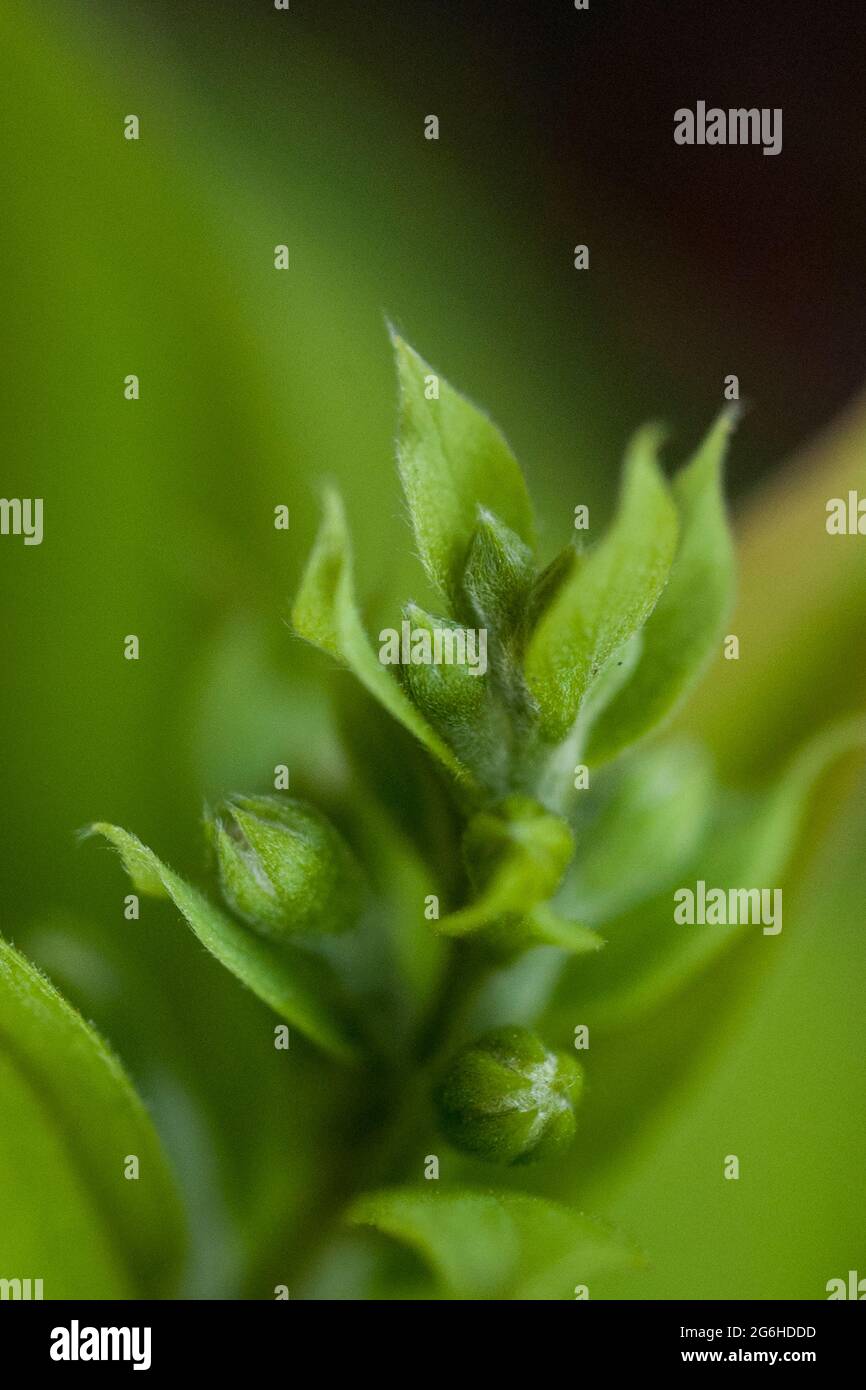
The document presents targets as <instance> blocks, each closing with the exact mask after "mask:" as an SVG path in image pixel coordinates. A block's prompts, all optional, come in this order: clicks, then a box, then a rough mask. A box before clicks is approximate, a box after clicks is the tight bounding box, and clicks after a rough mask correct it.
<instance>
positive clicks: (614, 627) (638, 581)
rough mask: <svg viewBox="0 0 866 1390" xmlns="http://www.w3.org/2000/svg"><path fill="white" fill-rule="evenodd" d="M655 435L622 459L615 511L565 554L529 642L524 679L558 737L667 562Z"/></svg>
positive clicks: (548, 730)
mask: <svg viewBox="0 0 866 1390" xmlns="http://www.w3.org/2000/svg"><path fill="white" fill-rule="evenodd" d="M659 440H660V433H659V431H658V430H657V429H655V428H651V427H650V428H646V429H644V430H642V431H641V432H640V433H639V434H638V435H637V437H636V438H635V440H634V441H633V443H632V445H631V448H630V450H629V454H628V457H627V459H626V466H625V477H624V482H623V489H622V496H621V499H620V505H619V511H618V513H617V516H616V518H615V520H614V523H613V525H612V526H611V528H610V530H609V531H608V533H607V535H606V536H605V537H604V539H603V540H602V541H600V542H599V544H598V545H597V546H596V547H595V548H594V549H593V550H590V551H588V552H586V553H585V554H580V555H579V554H578V553H577V552H576V551H573V552H572V553H571V556H570V558H569V560H568V561H567V564H566V563H565V562H563V563H564V564H565V573H564V575H562V576H560V575H559V574H557V576H556V577H557V581H558V582H557V585H556V587H555V590H554V592H553V596H552V597H551V598H550V600H549V602H548V604H547V606H546V608H545V609H544V610H543V612H542V614H541V617H540V618H539V621H538V624H537V626H536V628H535V631H534V632H533V634H532V637H531V638H530V641H529V647H528V651H527V657H526V678H527V681H528V683H529V688H530V690H531V691H532V693H533V695H534V696H535V698H536V700H537V701H538V705H539V708H540V711H541V722H542V731H543V733H544V735H545V736H546V737H547V738H548V739H549V740H551V741H559V740H560V739H562V738H564V737H565V735H566V734H567V733H568V731H569V729H570V728H571V727H572V725H573V724H574V721H575V719H576V718H577V715H578V713H579V711H580V708H581V704H582V702H583V700H584V697H585V696H586V695H587V693H588V691H589V690H590V688H591V686H592V684H593V681H594V680H595V678H596V676H597V675H598V674H599V672H600V671H601V669H602V667H603V666H604V665H605V663H606V662H607V661H608V659H609V658H610V657H612V656H613V654H614V653H615V652H616V650H617V648H619V647H621V646H622V644H623V643H624V642H626V641H627V640H628V639H629V638H630V637H631V636H632V635H633V633H635V632H637V631H638V629H639V628H641V627H642V626H643V624H644V623H645V622H646V620H647V618H648V617H649V615H650V613H651V612H652V610H653V608H654V607H655V605H656V603H657V601H658V599H659V595H660V594H661V592H662V589H663V588H664V585H665V581H666V579H667V576H668V572H669V570H670V566H671V561H672V560H673V555H674V549H675V546H676V537H677V514H676V508H675V507H674V504H673V502H672V501H671V497H670V492H669V489H668V486H667V483H666V482H665V480H664V478H663V476H662V474H661V472H660V470H659V467H658V463H657V461H656V454H657V450H658V445H659Z"/></svg>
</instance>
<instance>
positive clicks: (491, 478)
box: [392, 334, 534, 611]
mask: <svg viewBox="0 0 866 1390" xmlns="http://www.w3.org/2000/svg"><path fill="white" fill-rule="evenodd" d="M392 341H393V344H394V352H395V356H396V362H397V375H398V378H399V383H400V416H399V426H398V434H397V462H398V465H399V469H400V479H401V481H402V484H403V491H404V493H405V494H406V501H407V502H408V504H409V512H410V515H411V518H412V526H413V529H414V531H415V539H416V541H417V544H418V553H419V555H420V556H421V560H422V563H423V565H424V568H425V569H426V571H427V573H428V574H429V576H430V578H431V579H432V580H433V582H434V584H436V586H437V588H438V589H439V591H440V593H441V594H442V595H443V596H444V597H445V598H446V599H447V600H448V601H449V602H450V603H451V604H452V605H453V609H454V611H456V610H457V608H458V607H459V603H460V580H461V578H462V575H463V568H464V565H465V563H466V556H467V552H468V550H469V543H470V541H471V540H472V535H473V532H474V531H475V527H476V523H477V519H478V509H479V507H483V508H486V509H487V510H488V511H491V512H493V513H495V515H496V516H497V517H499V519H500V520H501V521H502V522H504V524H505V525H506V526H508V527H510V529H511V530H512V531H514V532H516V533H517V535H518V537H519V538H520V540H522V541H523V542H524V543H525V544H526V545H529V546H531V545H532V544H533V539H534V523H533V517H532V504H531V502H530V500H529V494H528V492H527V490H526V484H525V482H524V480H523V475H522V473H521V471H520V468H519V466H518V464H517V461H516V459H515V458H514V456H513V454H512V453H511V450H510V449H509V448H508V445H507V444H506V442H505V440H504V439H503V437H502V435H501V434H500V433H499V430H498V429H497V428H496V426H495V425H493V424H492V423H491V421H490V420H489V419H488V418H487V416H486V415H484V414H483V413H482V412H481V411H480V410H478V409H477V408H476V407H475V406H474V405H471V404H470V403H469V401H467V400H466V399H465V398H464V397H463V396H461V395H460V394H459V393H458V392H457V391H455V390H454V388H453V387H452V386H449V384H448V382H447V381H445V379H444V378H443V377H437V376H436V373H434V371H433V368H432V367H430V366H429V365H428V363H426V362H425V361H424V360H423V358H421V357H419V356H418V354H417V352H414V351H413V349H412V348H410V347H409V345H408V344H407V343H405V342H404V341H403V339H402V338H400V337H398V336H397V334H392ZM431 379H433V380H435V381H438V388H439V395H438V399H428V397H427V394H426V391H427V385H428V382H429V381H430V380H431Z"/></svg>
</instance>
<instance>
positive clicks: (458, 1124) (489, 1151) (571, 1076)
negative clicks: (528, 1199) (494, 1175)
mask: <svg viewBox="0 0 866 1390" xmlns="http://www.w3.org/2000/svg"><path fill="white" fill-rule="evenodd" d="M582 1089H583V1070H582V1068H581V1067H580V1065H579V1063H578V1062H577V1061H576V1060H575V1059H574V1058H573V1057H570V1056H568V1055H567V1054H566V1053H562V1052H550V1051H548V1049H547V1048H546V1047H545V1046H544V1043H543V1042H542V1041H541V1039H540V1038H538V1037H537V1036H536V1035H535V1034H534V1033H530V1032H529V1031H528V1030H527V1029H526V1028H497V1029H494V1031H493V1032H491V1033H486V1034H485V1035H484V1036H483V1037H482V1038H479V1039H478V1040H477V1042H474V1043H472V1044H471V1045H470V1046H469V1047H466V1048H464V1049H463V1051H462V1052H460V1053H458V1055H457V1057H456V1058H455V1060H454V1061H453V1063H452V1064H451V1067H450V1069H449V1071H448V1073H447V1075H446V1076H445V1079H444V1081H443V1083H442V1085H441V1087H440V1088H439V1092H438V1095H437V1105H438V1109H439V1113H440V1116H441V1120H442V1127H443V1129H444V1131H445V1133H446V1135H447V1136H448V1138H449V1139H450V1140H451V1142H452V1144H454V1146H455V1148H458V1149H462V1150H463V1151H464V1152H466V1153H470V1154H475V1155H476V1156H477V1157H478V1158H484V1159H487V1160H488V1162H490V1163H531V1162H534V1161H535V1160H536V1159H544V1158H549V1157H550V1156H551V1155H552V1154H554V1153H556V1152H558V1151H559V1150H560V1149H561V1148H562V1147H563V1146H564V1145H565V1144H567V1143H568V1142H569V1140H570V1139H571V1138H572V1136H573V1135H574V1131H575V1128H576V1125H577V1122H576V1120H575V1117H574V1106H575V1105H576V1104H577V1101H578V1099H579V1097H580V1093H581V1090H582Z"/></svg>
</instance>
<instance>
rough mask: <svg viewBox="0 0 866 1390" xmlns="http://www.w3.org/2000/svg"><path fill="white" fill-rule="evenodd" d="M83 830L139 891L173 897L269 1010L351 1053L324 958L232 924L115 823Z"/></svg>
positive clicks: (346, 1055)
mask: <svg viewBox="0 0 866 1390" xmlns="http://www.w3.org/2000/svg"><path fill="white" fill-rule="evenodd" d="M87 833H88V834H91V835H104V836H105V838H106V839H107V840H108V841H109V842H110V843H111V844H112V845H114V847H115V849H116V850H117V851H118V852H119V854H120V857H121V860H122V861H123V866H124V868H125V869H126V872H127V873H128V874H129V876H130V878H131V879H132V883H133V886H134V887H135V888H137V889H138V890H139V892H141V893H149V894H153V893H154V892H155V891H156V892H157V893H158V895H159V896H161V897H169V898H171V900H172V902H173V903H174V905H175V907H177V908H178V909H179V911H180V912H181V913H182V914H183V916H184V917H185V918H186V921H187V922H188V924H189V926H190V927H192V930H193V931H194V932H195V935H196V936H197V937H198V939H199V941H200V942H201V943H202V945H203V946H205V947H207V949H208V950H209V951H210V953H211V955H213V956H215V957H216V959H217V960H218V961H219V962H220V964H221V965H224V966H225V967H226V969H227V970H230V971H231V973H232V974H233V975H235V976H236V977H237V979H239V980H240V981H241V982H242V983H243V984H245V985H246V986H247V987H248V988H249V989H251V990H252V991H253V993H254V994H256V995H258V997H259V999H262V1000H263V1001H264V1002H265V1003H266V1004H268V1005H269V1006H270V1008H272V1009H273V1010H274V1012H275V1013H277V1014H279V1015H280V1017H281V1018H284V1019H285V1020H286V1022H287V1023H290V1024H291V1025H292V1026H293V1027H295V1028H297V1029H298V1030H299V1031H300V1032H301V1033H303V1034H305V1036H306V1037H308V1038H309V1039H310V1040H311V1041H312V1042H314V1043H316V1044H317V1045H318V1046H319V1047H321V1048H322V1049H323V1050H324V1051H325V1052H328V1053H330V1055H331V1056H332V1057H336V1058H338V1059H339V1060H341V1061H349V1060H351V1059H352V1058H353V1056H354V1053H355V1046H354V1043H353V1041H352V1038H351V1036H350V1033H349V1030H348V1027H347V1025H346V1023H345V1022H344V1021H343V1018H342V1017H341V1011H340V1009H339V1006H338V1003H337V999H336V985H335V981H334V978H333V975H332V972H331V970H330V968H329V967H328V965H327V964H326V963H325V961H323V960H322V959H320V958H319V957H318V956H314V955H312V954H311V953H310V952H307V951H303V950H300V949H299V948H297V947H291V946H289V945H288V944H280V945H279V946H277V945H275V944H274V943H273V942H271V941H268V940H266V939H265V938H264V937H261V936H258V935H256V933H255V932H253V931H251V930H250V929H249V928H248V927H245V926H242V925H241V924H240V923H239V922H235V921H234V919H233V918H231V917H229V916H227V914H226V913H224V912H221V911H220V910H219V908H217V907H214V905H213V904H212V903H211V902H209V900H208V899H207V898H206V897H205V896H204V894H203V893H200V892H199V891H198V889H197V888H193V887H192V885H191V884H189V883H187V882H186V881H185V880H184V879H182V878H181V877H180V875H179V874H176V873H174V872H173V870H172V869H170V868H169V867H168V866H167V865H166V864H163V863H162V861H161V860H160V859H158V858H157V856H156V855H155V854H154V853H153V850H150V849H148V848H147V846H146V845H143V844H142V843H141V841H140V840H138V839H136V837H135V836H134V835H131V834H130V833H129V832H128V831H126V830H121V829H120V827H119V826H116V825H107V824H105V823H104V822H100V823H98V824H96V825H93V826H91V827H90V829H89V831H88V832H87Z"/></svg>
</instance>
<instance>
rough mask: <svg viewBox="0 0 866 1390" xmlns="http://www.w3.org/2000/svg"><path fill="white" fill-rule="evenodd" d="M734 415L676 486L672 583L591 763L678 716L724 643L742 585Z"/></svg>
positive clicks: (596, 734)
mask: <svg viewBox="0 0 866 1390" xmlns="http://www.w3.org/2000/svg"><path fill="white" fill-rule="evenodd" d="M734 423H735V416H734V414H733V413H732V412H731V411H729V410H727V411H725V412H723V414H721V415H720V416H719V418H718V420H717V421H716V423H715V425H714V426H713V428H712V429H711V430H710V433H709V434H708V436H707V438H706V439H705V441H704V443H703V444H702V445H701V447H700V449H699V450H698V452H697V454H696V455H695V457H694V459H693V460H692V462H691V463H689V464H688V465H687V466H686V467H685V468H684V469H683V470H682V471H681V472H680V473H679V474H678V475H677V477H676V478H675V479H674V482H673V489H672V490H673V497H674V501H675V503H676V505H677V510H678V512H679V518H680V538H679V545H678V548H677V553H676V556H675V557H674V562H673V565H672V566H671V572H670V578H669V579H668V583H667V586H666V588H665V590H664V593H663V594H662V595H661V598H660V599H659V601H658V603H657V605H656V607H655V609H654V610H653V612H652V614H651V615H650V618H649V619H648V621H647V624H646V626H645V628H644V630H643V644H642V649H641V655H640V660H639V661H638V664H637V667H636V670H635V672H634V674H633V675H632V677H631V679H630V680H629V681H627V682H626V684H625V685H624V686H623V688H622V689H621V690H620V691H619V692H618V694H617V695H616V696H615V697H614V699H613V700H612V702H611V703H610V704H609V705H608V706H607V708H606V709H605V710H604V711H603V713H602V714H601V716H600V718H599V720H598V722H597V723H596V724H595V726H594V727H593V729H592V732H591V734H590V738H589V745H588V749H587V761H588V762H590V763H592V764H593V765H597V764H598V763H600V762H603V761H604V760H606V759H608V758H611V757H613V756H614V755H615V754H616V753H618V752H619V751H620V750H621V749H622V748H625V747H627V746H628V744H630V743H634V742H635V740H636V739H638V738H640V737H641V736H642V735H643V734H645V733H647V732H648V730H650V729H652V728H653V727H654V726H655V725H656V724H658V723H659V722H660V721H661V720H662V719H664V718H665V717H666V716H668V715H669V714H671V713H672V712H673V711H674V709H675V708H676V706H677V705H678V704H679V703H680V701H681V700H682V699H683V697H684V696H685V694H686V693H687V691H688V690H689V689H690V687H691V686H692V685H693V684H694V683H695V681H696V680H697V679H698V677H699V675H700V673H701V670H702V669H703V667H704V665H705V663H706V661H707V660H708V658H709V656H710V654H711V652H712V651H713V648H714V647H715V645H716V643H717V642H718V640H719V639H720V637H721V635H722V633H723V631H724V624H725V621H726V618H727V615H728V611H729V609H730V605H731V600H732V594H733V585H734V554H733V544H732V540H731V534H730V530H729V527H728V521H727V516H726V512H725V502H724V494H723V490H722V463H723V461H724V456H725V451H726V448H727V444H728V439H729V437H730V434H731V431H732V429H733V426H734Z"/></svg>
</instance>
